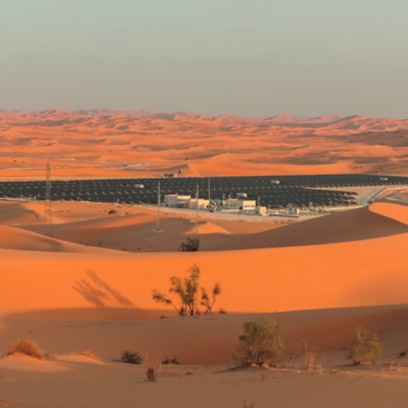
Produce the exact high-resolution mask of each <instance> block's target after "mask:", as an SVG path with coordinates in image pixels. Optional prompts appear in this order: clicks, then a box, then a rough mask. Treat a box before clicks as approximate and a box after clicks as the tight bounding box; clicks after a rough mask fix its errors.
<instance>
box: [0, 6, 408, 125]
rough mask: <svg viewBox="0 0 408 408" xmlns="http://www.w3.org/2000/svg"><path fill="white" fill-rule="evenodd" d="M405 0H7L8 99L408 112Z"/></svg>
mask: <svg viewBox="0 0 408 408" xmlns="http://www.w3.org/2000/svg"><path fill="white" fill-rule="evenodd" d="M407 19H408V1H407V0H388V1H385V0H341V1H340V0H0V45H1V48H0V108H4V109H10V110H14V109H29V110H42V109H47V108H67V109H82V108H116V109H149V110H153V111H165V112H173V111H191V112H197V113H203V114H238V115H248V116H270V115H275V114H279V113H291V114H296V115H305V116H315V115H321V114H325V113H339V114H362V115H368V116H394V117H399V118H405V117H408V103H407V102H408V47H407V42H408V24H407Z"/></svg>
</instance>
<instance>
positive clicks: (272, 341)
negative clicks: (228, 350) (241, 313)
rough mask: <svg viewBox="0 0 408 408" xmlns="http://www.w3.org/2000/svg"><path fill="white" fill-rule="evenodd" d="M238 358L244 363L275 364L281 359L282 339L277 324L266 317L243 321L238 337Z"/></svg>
mask: <svg viewBox="0 0 408 408" xmlns="http://www.w3.org/2000/svg"><path fill="white" fill-rule="evenodd" d="M239 341H240V347H239V354H240V360H241V362H242V363H243V364H244V365H252V364H255V365H259V366H263V365H268V366H276V365H277V364H278V363H280V362H282V360H283V339H282V335H281V329H280V326H279V324H278V323H277V322H276V321H275V320H273V319H270V318H268V317H265V316H262V317H260V318H259V319H257V320H254V321H249V322H245V323H244V334H242V335H241V336H240V337H239Z"/></svg>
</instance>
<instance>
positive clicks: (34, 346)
mask: <svg viewBox="0 0 408 408" xmlns="http://www.w3.org/2000/svg"><path fill="white" fill-rule="evenodd" d="M17 353H20V354H25V355H26V356H30V357H34V358H38V359H40V360H41V359H42V358H43V357H44V351H43V350H42V349H41V347H40V346H39V345H38V343H37V342H36V341H34V340H32V339H24V340H18V341H16V342H15V343H13V344H11V345H10V346H9V349H8V353H7V354H9V355H13V354H17Z"/></svg>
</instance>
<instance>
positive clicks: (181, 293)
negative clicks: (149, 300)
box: [152, 265, 221, 316]
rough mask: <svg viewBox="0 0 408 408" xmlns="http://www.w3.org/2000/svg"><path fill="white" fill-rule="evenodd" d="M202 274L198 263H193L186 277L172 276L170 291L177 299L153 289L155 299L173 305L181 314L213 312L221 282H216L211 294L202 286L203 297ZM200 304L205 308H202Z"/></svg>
mask: <svg viewBox="0 0 408 408" xmlns="http://www.w3.org/2000/svg"><path fill="white" fill-rule="evenodd" d="M200 275H201V272H200V268H199V267H198V266H197V265H193V266H192V267H191V268H190V269H189V275H188V276H187V277H186V278H184V279H181V278H179V277H178V276H172V277H171V278H170V293H171V294H174V295H175V297H176V300H173V298H172V297H170V296H168V295H167V294H166V293H162V292H159V291H157V290H154V291H153V295H152V296H153V300H155V301H156V302H159V303H164V304H165V305H169V306H172V307H173V308H174V309H175V310H176V311H177V314H178V315H179V316H194V315H199V314H201V313H212V308H213V306H214V303H215V302H216V301H217V298H218V296H219V295H220V293H221V286H220V284H219V283H216V284H215V285H214V287H213V289H212V290H211V294H208V292H207V291H206V289H205V288H203V287H201V297H199V292H200V284H199V281H200ZM200 306H202V307H203V309H200Z"/></svg>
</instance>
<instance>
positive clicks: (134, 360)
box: [120, 350, 142, 364]
mask: <svg viewBox="0 0 408 408" xmlns="http://www.w3.org/2000/svg"><path fill="white" fill-rule="evenodd" d="M120 361H122V363H129V364H141V363H142V357H140V356H139V354H138V353H137V352H136V351H129V350H125V351H124V352H123V353H122V357H121V359H120Z"/></svg>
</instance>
